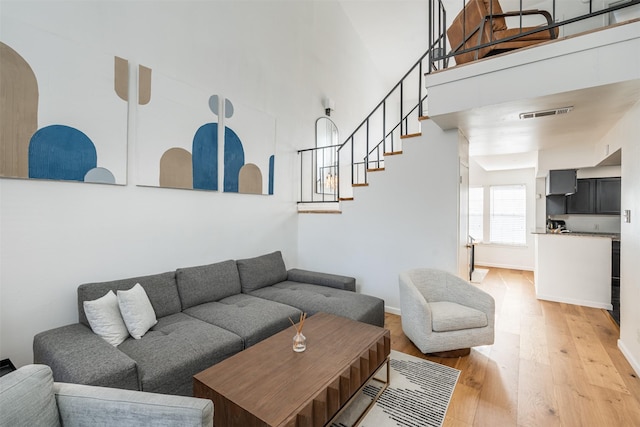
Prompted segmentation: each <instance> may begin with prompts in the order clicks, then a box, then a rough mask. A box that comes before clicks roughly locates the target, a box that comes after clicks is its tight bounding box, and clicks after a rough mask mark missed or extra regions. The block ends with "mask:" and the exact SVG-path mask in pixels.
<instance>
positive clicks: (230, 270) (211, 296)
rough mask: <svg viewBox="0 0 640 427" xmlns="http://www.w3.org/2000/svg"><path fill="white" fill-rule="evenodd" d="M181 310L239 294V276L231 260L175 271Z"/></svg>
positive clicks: (234, 263)
mask: <svg viewBox="0 0 640 427" xmlns="http://www.w3.org/2000/svg"><path fill="white" fill-rule="evenodd" d="M176 282H177V284H178V292H179V293H180V300H181V301H182V309H183V310H184V309H186V308H189V307H193V306H194V305H198V304H204V303H206V302H211V301H218V300H220V299H222V298H226V297H228V296H231V295H235V294H239V293H240V292H241V288H240V275H239V274H238V267H237V266H236V262H235V261H233V260H229V261H223V262H218V263H216V264H210V265H201V266H198V267H189V268H179V269H178V270H176Z"/></svg>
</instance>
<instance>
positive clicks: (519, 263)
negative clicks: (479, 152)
mask: <svg viewBox="0 0 640 427" xmlns="http://www.w3.org/2000/svg"><path fill="white" fill-rule="evenodd" d="M469 174H470V177H469V186H470V187H484V189H485V191H484V227H483V229H484V235H485V239H484V240H485V242H488V241H489V215H490V210H489V187H490V186H492V185H519V184H524V185H525V186H526V188H527V219H526V221H527V224H526V229H527V232H526V233H527V242H526V244H525V246H507V245H497V244H491V243H479V244H478V245H476V248H475V264H476V265H483V266H488V267H500V268H513V269H518V270H531V271H532V270H533V269H534V267H535V239H534V237H533V235H532V234H531V232H532V231H533V230H534V229H535V228H536V177H535V169H534V168H527V169H512V170H503V171H485V170H484V169H483V168H482V167H481V166H480V165H478V163H476V162H474V161H473V159H472V161H471V167H470V168H469Z"/></svg>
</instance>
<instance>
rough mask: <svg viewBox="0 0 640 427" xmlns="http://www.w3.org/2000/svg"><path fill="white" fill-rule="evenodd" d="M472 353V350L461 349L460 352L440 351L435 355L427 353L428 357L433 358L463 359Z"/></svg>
mask: <svg viewBox="0 0 640 427" xmlns="http://www.w3.org/2000/svg"><path fill="white" fill-rule="evenodd" d="M470 353H471V348H460V349H458V350H449V351H438V352H435V353H427V356H433V357H463V356H468V355H469V354H470Z"/></svg>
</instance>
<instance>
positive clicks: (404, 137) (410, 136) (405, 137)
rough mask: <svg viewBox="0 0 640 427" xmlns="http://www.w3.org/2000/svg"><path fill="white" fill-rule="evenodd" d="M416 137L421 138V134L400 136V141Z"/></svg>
mask: <svg viewBox="0 0 640 427" xmlns="http://www.w3.org/2000/svg"><path fill="white" fill-rule="evenodd" d="M416 136H422V132H418V133H409V134H407V135H400V139H407V138H415V137H416Z"/></svg>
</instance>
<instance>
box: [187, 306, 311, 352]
mask: <svg viewBox="0 0 640 427" xmlns="http://www.w3.org/2000/svg"><path fill="white" fill-rule="evenodd" d="M184 312H185V313H186V314H188V315H190V316H193V317H196V318H198V319H201V320H204V321H205V322H207V323H211V324H214V325H217V326H220V327H221V328H224V329H227V330H229V331H231V332H233V333H235V334H236V335H239V336H240V337H242V339H243V341H244V347H245V348H247V347H250V346H252V345H254V344H256V343H258V342H260V341H262V340H263V339H265V338H268V337H270V336H271V335H273V334H275V333H277V332H280V331H281V330H283V329H285V328H287V327H288V326H291V322H290V321H289V317H291V318H292V319H298V318H299V317H300V310H298V309H297V308H294V307H291V306H288V305H285V304H280V303H278V302H275V301H269V300H267V299H262V298H256V297H254V296H251V295H247V294H238V295H233V296H230V297H227V298H224V299H222V300H220V301H217V302H210V303H207V304H201V305H198V306H196V307H191V308H189V309H187V310H185V311H184ZM292 334H293V332H292ZM292 336H293V335H292Z"/></svg>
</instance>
